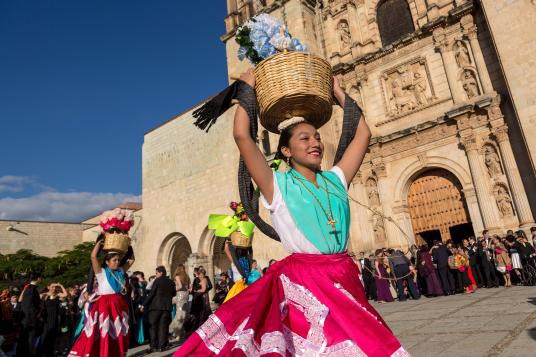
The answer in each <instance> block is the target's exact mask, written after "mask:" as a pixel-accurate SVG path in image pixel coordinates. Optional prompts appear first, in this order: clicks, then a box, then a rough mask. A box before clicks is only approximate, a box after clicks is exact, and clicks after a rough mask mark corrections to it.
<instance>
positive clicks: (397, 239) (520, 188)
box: [136, 0, 536, 275]
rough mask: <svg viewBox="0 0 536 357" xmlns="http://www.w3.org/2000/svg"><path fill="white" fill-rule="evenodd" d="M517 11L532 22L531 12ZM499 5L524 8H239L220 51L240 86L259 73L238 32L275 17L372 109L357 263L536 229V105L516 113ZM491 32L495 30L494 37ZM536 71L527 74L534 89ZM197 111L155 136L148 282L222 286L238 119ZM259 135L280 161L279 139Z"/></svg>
mask: <svg viewBox="0 0 536 357" xmlns="http://www.w3.org/2000/svg"><path fill="white" fill-rule="evenodd" d="M517 2H518V3H520V2H522V3H523V6H526V7H527V9H526V11H533V10H534V9H533V8H534V5H533V4H531V3H530V1H528V0H526V1H523V0H518V1H517ZM499 3H503V4H504V6H505V9H503V10H502V11H503V12H504V13H505V14H508V10H509V9H508V6H509V5H508V4H510V3H512V2H511V1H510V2H508V1H502V0H501V1H493V2H491V1H489V2H488V1H480V2H474V1H461V0H456V1H450V0H324V1H317V0H264V1H262V0H257V1H246V0H227V7H228V15H227V16H226V17H225V25H226V33H225V34H224V35H223V36H222V37H221V40H222V41H223V42H224V43H225V44H226V49H227V63H228V71H229V76H231V75H234V74H238V73H240V72H242V71H244V70H245V69H247V67H248V63H246V62H240V61H239V60H238V59H237V56H236V51H237V44H236V42H235V41H234V34H235V31H236V29H237V27H238V26H240V24H242V23H243V22H244V21H245V20H247V19H248V18H249V17H251V16H253V15H255V14H257V13H259V12H267V13H269V14H271V15H273V16H275V17H277V18H279V19H281V20H282V21H283V22H285V24H286V25H287V26H288V28H289V31H290V33H291V34H292V35H293V36H294V37H297V38H299V39H300V40H302V41H303V42H304V43H305V44H306V45H307V46H308V48H309V49H310V51H311V52H312V53H315V54H317V55H320V56H322V57H324V58H326V59H328V60H329V61H330V63H331V64H332V66H333V69H334V74H335V75H336V76H338V77H339V78H340V80H341V83H342V84H343V85H344V87H345V89H346V92H347V93H349V95H350V96H352V97H353V98H354V99H355V100H356V101H357V102H358V103H359V104H360V105H361V107H362V108H363V110H364V113H365V116H366V119H367V122H368V124H369V126H370V127H371V130H372V140H371V144H370V147H369V152H368V153H367V155H366V157H365V160H364V163H363V165H362V167H361V169H360V171H359V173H358V175H357V176H356V178H355V179H354V180H353V181H352V182H351V184H350V188H349V195H350V196H351V197H352V202H351V215H352V226H351V238H350V249H351V250H353V251H371V250H374V249H377V248H380V247H387V246H388V247H403V248H407V247H408V246H409V245H410V244H414V243H416V244H421V243H424V242H430V241H432V240H434V239H441V240H444V241H446V240H448V239H453V240H454V241H459V240H461V239H463V238H465V237H468V236H471V235H474V236H478V235H481V233H482V230H483V229H488V230H489V231H490V232H491V233H500V234H502V233H504V232H505V231H506V230H507V229H514V230H515V229H518V228H519V227H521V228H523V229H528V228H530V227H531V226H532V225H534V213H533V212H535V211H536V202H535V199H536V198H535V190H536V182H535V181H536V180H535V177H534V160H533V159H531V151H530V148H529V147H530V145H534V140H533V141H532V144H530V140H528V138H529V137H530V135H532V136H533V135H536V131H535V130H534V125H533V124H531V123H533V121H534V118H533V117H530V115H533V114H532V113H534V106H533V104H532V103H533V102H527V101H525V102H523V101H521V102H520V101H519V100H518V98H520V96H517V94H518V93H521V94H520V95H526V94H527V92H526V91H527V89H526V88H519V89H518V88H517V86H518V85H519V84H518V83H520V81H521V78H519V76H518V77H515V71H514V70H512V66H513V65H512V64H511V63H512V61H510V62H508V61H507V62H508V63H507V64H508V66H509V67H508V66H505V65H504V64H503V63H502V62H501V61H499V56H498V55H497V51H499V53H500V52H501V48H508V46H509V44H505V43H504V38H499V37H500V36H499V37H495V33H499V34H500V35H501V36H503V35H504V34H503V31H504V29H501V28H500V26H504V25H505V24H504V22H501V21H495V22H493V21H494V20H497V8H496V6H497V4H499ZM514 3H515V2H514ZM514 5H516V4H514ZM518 5H519V4H518ZM486 7H491V8H492V9H490V10H489V11H487V8H486ZM518 10H519V9H517V8H516V11H518ZM511 21H515V19H513V18H512V19H511ZM490 23H497V28H495V29H494V28H491V30H490ZM529 28H530V27H529V26H528V25H527V26H526V29H525V31H529ZM518 30H519V31H520V32H522V30H521V29H518ZM527 36H529V37H530V36H533V35H527ZM514 41H520V42H521V43H520V45H522V44H523V41H526V42H530V41H534V39H530V38H527V39H525V40H523V39H522V38H519V37H517V38H516V39H514ZM532 43H533V42H532ZM501 46H503V47H501ZM505 46H506V47H505ZM529 47H530V46H529ZM532 48H536V47H534V46H532ZM527 51H530V50H526V51H525V52H527ZM532 51H535V50H532ZM509 55H511V56H516V54H515V53H509ZM504 56H505V55H503V54H502V53H501V57H500V58H503V57H504ZM532 58H533V59H532V61H533V60H534V56H533V57H532ZM514 63H515V60H514ZM509 70H510V72H509ZM532 71H533V72H531V73H528V74H527V75H528V76H531V75H532V77H531V78H534V73H535V72H534V69H532ZM509 73H513V75H512V76H513V77H512V78H513V79H512V80H510V78H511V77H510V75H509ZM533 82H534V81H533ZM533 82H531V85H532V86H534V83H533ZM532 101H533V100H532ZM531 105H532V107H531ZM194 109H195V108H193V109H191V110H189V111H187V112H185V113H183V114H181V115H179V116H177V117H175V118H172V119H171V120H170V121H168V122H166V123H164V124H162V125H161V126H160V127H158V128H155V129H153V130H152V131H150V132H148V133H146V135H145V140H144V144H143V150H142V152H143V154H142V155H143V190H142V200H143V207H144V209H143V217H142V220H143V221H142V223H141V225H140V237H142V239H138V240H137V241H136V251H137V255H138V261H137V264H139V267H136V269H142V270H144V271H146V272H152V271H153V270H154V267H155V266H156V265H159V264H164V265H166V266H167V267H168V268H169V269H171V270H174V268H175V267H176V266H177V265H178V264H180V263H186V264H187V265H188V266H190V267H192V266H194V265H204V266H205V267H206V268H208V271H209V273H210V274H211V275H212V274H215V273H218V272H219V271H221V270H224V269H226V268H227V266H228V265H227V264H228V263H227V262H226V260H225V258H224V256H223V252H222V247H223V240H222V239H221V238H217V237H214V235H213V233H212V232H211V231H210V230H208V229H207V227H206V225H207V217H208V215H209V214H210V213H230V211H229V209H228V208H227V205H228V203H229V202H230V201H231V200H237V199H238V189H237V178H236V176H237V163H238V151H237V149H236V147H235V144H234V141H233V139H232V135H231V131H232V119H233V115H234V108H233V109H231V110H229V111H228V112H226V113H225V114H224V115H223V117H222V118H220V119H219V121H218V123H217V124H216V125H215V126H214V127H213V128H212V129H211V131H210V132H209V133H204V132H202V131H199V130H198V129H197V128H195V127H194V126H193V124H192V123H193V121H194V119H193V117H192V111H193V110H194ZM531 120H532V121H531ZM531 125H532V126H531ZM341 126H342V110H340V108H335V110H334V114H333V117H332V119H331V120H330V122H328V124H326V125H325V126H324V127H323V128H321V130H320V132H321V134H322V137H323V141H324V142H325V146H326V149H325V162H326V164H325V166H326V167H329V164H330V163H331V162H332V160H333V156H334V152H335V147H336V144H337V138H338V136H339V134H340V131H341ZM259 134H260V142H259V145H260V146H261V148H262V150H263V151H264V153H265V155H266V157H267V159H270V158H272V157H273V154H274V150H275V148H276V146H277V137H276V136H274V135H272V134H268V132H266V131H262V130H261V132H260V133H259ZM532 155H535V153H534V152H533V153H532ZM261 210H262V212H261V214H262V215H263V216H264V217H266V218H267V212H266V211H265V210H263V209H261ZM253 248H254V252H255V253H254V254H255V256H256V258H257V259H258V260H259V262H260V263H261V266H265V265H266V264H267V261H268V260H269V259H271V258H275V259H280V258H282V257H284V256H285V252H284V251H283V249H282V248H281V247H280V245H279V244H278V243H276V242H273V241H271V240H270V239H268V238H267V237H265V236H263V235H262V234H261V233H260V232H256V233H255V239H254V246H253Z"/></svg>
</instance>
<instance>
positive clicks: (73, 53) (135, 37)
mask: <svg viewBox="0 0 536 357" xmlns="http://www.w3.org/2000/svg"><path fill="white" fill-rule="evenodd" d="M225 15H226V6H225V1H223V0H210V1H180V0H155V1H148V0H91V1H83V0H78V1H77V0H1V1H0V124H1V130H0V133H1V135H2V139H1V140H0V153H1V157H2V160H1V166H0V219H21V220H22V219H30V220H53V221H64V220H65V221H77V220H80V219H83V218H86V217H87V216H90V215H92V214H96V213H98V212H99V211H100V210H103V209H108V208H110V206H113V205H115V204H117V203H119V202H121V201H124V200H133V199H139V195H140V193H141V145H142V142H143V134H144V132H146V131H147V130H149V129H151V128H153V127H155V126H157V125H159V124H160V123H162V122H164V121H165V120H167V119H169V118H170V117H172V116H174V115H176V114H178V113H180V112H182V111H183V110H185V109H187V108H189V107H191V106H192V105H194V104H196V103H198V102H199V101H201V100H203V99H204V98H206V97H208V96H210V95H213V94H215V93H217V92H218V91H219V90H221V89H223V88H224V87H225V86H226V80H227V77H226V75H227V71H226V59H225V46H224V44H223V43H221V42H220V40H219V36H221V35H222V34H223V33H224V32H225V26H224V22H223V20H224V16H225Z"/></svg>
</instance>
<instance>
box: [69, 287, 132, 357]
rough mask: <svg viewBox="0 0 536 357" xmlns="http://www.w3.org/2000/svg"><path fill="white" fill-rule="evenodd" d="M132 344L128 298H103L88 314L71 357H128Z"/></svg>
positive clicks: (102, 296)
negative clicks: (129, 343) (130, 343)
mask: <svg viewBox="0 0 536 357" xmlns="http://www.w3.org/2000/svg"><path fill="white" fill-rule="evenodd" d="M128 342H129V339H128V305H127V303H126V301H125V297H124V296H123V295H121V294H110V295H101V296H99V297H98V298H97V300H96V301H95V302H94V303H93V304H92V305H91V307H90V309H89V313H87V314H86V320H85V323H84V329H83V330H82V333H81V334H80V336H79V337H78V339H77V340H76V342H75V344H74V346H73V348H72V349H71V352H69V355H68V357H99V356H100V357H124V356H126V355H127V351H128Z"/></svg>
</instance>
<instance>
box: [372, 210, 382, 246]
mask: <svg viewBox="0 0 536 357" xmlns="http://www.w3.org/2000/svg"><path fill="white" fill-rule="evenodd" d="M372 229H373V231H374V239H375V241H376V242H383V241H385V224H384V221H383V217H382V216H381V215H380V214H375V215H374V218H373V225H372Z"/></svg>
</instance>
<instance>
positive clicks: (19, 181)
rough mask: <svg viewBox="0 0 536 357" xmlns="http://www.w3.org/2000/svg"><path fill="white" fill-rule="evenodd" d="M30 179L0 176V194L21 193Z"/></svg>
mask: <svg viewBox="0 0 536 357" xmlns="http://www.w3.org/2000/svg"><path fill="white" fill-rule="evenodd" d="M31 182H32V179H30V178H29V177H25V176H0V193H2V192H11V193H14V192H22V191H24V188H25V187H26V185H28V184H30V183H31Z"/></svg>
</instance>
